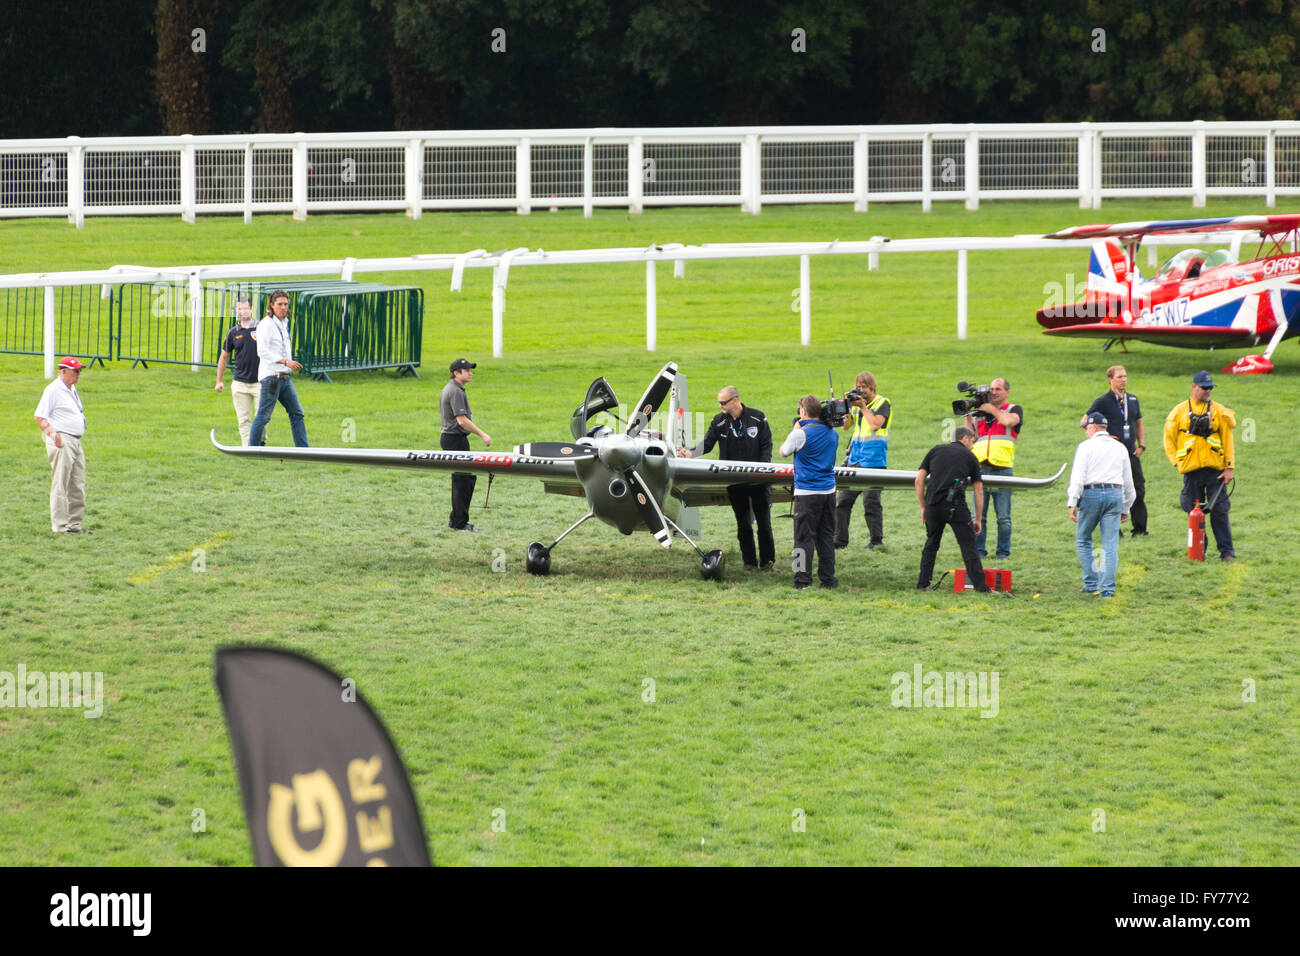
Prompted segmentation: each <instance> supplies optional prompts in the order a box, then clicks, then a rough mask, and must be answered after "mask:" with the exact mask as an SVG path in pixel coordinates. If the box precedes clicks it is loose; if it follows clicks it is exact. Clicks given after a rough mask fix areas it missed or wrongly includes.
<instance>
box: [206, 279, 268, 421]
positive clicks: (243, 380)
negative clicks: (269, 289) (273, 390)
mask: <svg viewBox="0 0 1300 956" xmlns="http://www.w3.org/2000/svg"><path fill="white" fill-rule="evenodd" d="M235 317H236V318H237V319H239V323H238V324H237V325H235V326H234V327H233V328H231V330H230V331H229V332H227V333H226V342H225V344H224V345H222V346H221V357H220V358H219V359H217V385H216V389H215V390H216V392H217V393H218V394H220V392H221V391H222V390H223V389H224V388H225V383H224V382H222V379H223V378H225V375H226V363H228V362H229V361H230V356H231V355H232V354H233V355H234V356H235V380H234V381H233V382H231V383H230V399H231V401H232V402H234V405H235V421H237V422H238V423H239V438H240V441H241V442H242V443H243V444H245V445H247V444H248V433H249V431H250V429H252V427H253V413H254V412H256V411H257V406H258V403H259V400H260V399H261V397H262V383H261V382H259V381H258V379H257V365H258V359H257V343H256V342H255V341H253V330H254V329H256V328H257V323H256V322H254V321H253V300H252V299H250V298H249V297H248V296H246V295H241V296H240V297H239V298H238V299H236V300H235Z"/></svg>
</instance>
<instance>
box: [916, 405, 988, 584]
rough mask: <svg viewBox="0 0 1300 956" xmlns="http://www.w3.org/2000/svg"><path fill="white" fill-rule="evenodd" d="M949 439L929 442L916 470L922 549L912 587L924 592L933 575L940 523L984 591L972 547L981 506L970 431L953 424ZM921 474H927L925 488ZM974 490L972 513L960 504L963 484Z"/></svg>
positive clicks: (981, 569)
mask: <svg viewBox="0 0 1300 956" xmlns="http://www.w3.org/2000/svg"><path fill="white" fill-rule="evenodd" d="M953 438H954V439H955V440H954V441H952V442H949V443H948V444H947V445H935V446H934V447H933V448H931V449H930V451H929V452H928V453H927V454H926V456H925V460H924V461H922V462H921V467H920V469H918V471H917V473H916V500H917V501H918V502H920V504H921V521H922V522H923V523H924V524H925V531H926V539H925V550H923V551H922V552H921V574H920V577H919V578H917V582H916V589H917V590H918V591H928V590H929V589H930V578H931V577H932V576H933V575H934V559H935V556H936V555H938V553H939V540H940V539H941V538H942V537H943V529H944V526H945V525H951V526H952V533H953V535H954V536H955V537H956V538H957V545H958V547H960V548H961V557H962V560H963V561H964V562H965V564H966V578H967V580H969V581H970V583H971V586H972V587H974V589H975V590H976V591H981V592H988V591H989V590H990V588H989V586H988V584H987V583H986V582H985V580H984V565H983V563H982V562H981V561H980V556H979V551H978V550H977V549H976V547H975V535H976V534H978V533H979V530H980V515H981V512H982V511H983V505H984V482H983V481H982V480H981V478H980V463H979V461H978V460H977V459H976V458H975V455H974V453H972V452H971V448H972V446H974V444H975V432H973V431H972V430H971V429H969V428H965V427H959V428H958V429H957V430H956V432H954V433H953ZM927 478H928V479H929V482H928V487H927ZM968 485H969V486H970V487H971V488H973V489H974V492H973V494H974V498H975V514H974V515H973V516H972V515H971V511H970V509H969V508H968V507H967V506H966V487H967V486H968Z"/></svg>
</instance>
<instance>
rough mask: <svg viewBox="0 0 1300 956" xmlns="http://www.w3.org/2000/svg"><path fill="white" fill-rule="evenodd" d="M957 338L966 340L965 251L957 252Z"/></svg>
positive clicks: (959, 250)
mask: <svg viewBox="0 0 1300 956" xmlns="http://www.w3.org/2000/svg"><path fill="white" fill-rule="evenodd" d="M957 338H959V339H965V338H966V250H965V249H958V250H957Z"/></svg>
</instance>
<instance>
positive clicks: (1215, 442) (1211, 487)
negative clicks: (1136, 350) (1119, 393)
mask: <svg viewBox="0 0 1300 956" xmlns="http://www.w3.org/2000/svg"><path fill="white" fill-rule="evenodd" d="M1213 389H1214V380H1213V379H1212V378H1210V373H1209V372H1197V373H1196V374H1195V375H1194V376H1193V377H1192V397H1191V398H1189V399H1188V400H1187V401H1186V402H1179V403H1178V404H1177V405H1175V406H1174V407H1173V410H1172V411H1170V413H1169V417H1168V418H1166V419H1165V454H1166V455H1168V456H1169V461H1170V463H1171V464H1172V465H1173V466H1174V467H1175V468H1177V469H1178V470H1179V472H1181V473H1182V476H1183V493H1182V495H1181V496H1180V499H1179V501H1180V503H1181V504H1182V506H1183V510H1184V511H1191V510H1192V506H1193V505H1195V504H1196V502H1198V501H1205V502H1206V503H1207V504H1206V509H1205V510H1206V511H1208V512H1209V515H1210V527H1211V528H1212V529H1213V530H1214V543H1215V544H1217V545H1218V546H1219V557H1220V558H1221V559H1222V560H1224V561H1235V560H1236V557H1237V553H1236V551H1234V550H1233V547H1232V526H1231V524H1229V522H1228V507H1229V502H1228V493H1227V491H1228V487H1227V486H1228V482H1230V481H1231V480H1232V463H1233V448H1232V430H1233V429H1234V428H1236V427H1237V416H1236V415H1235V414H1234V413H1233V411H1232V409H1230V408H1225V407H1224V406H1222V405H1220V404H1219V403H1218V402H1212V401H1210V392H1211V391H1212V390H1213Z"/></svg>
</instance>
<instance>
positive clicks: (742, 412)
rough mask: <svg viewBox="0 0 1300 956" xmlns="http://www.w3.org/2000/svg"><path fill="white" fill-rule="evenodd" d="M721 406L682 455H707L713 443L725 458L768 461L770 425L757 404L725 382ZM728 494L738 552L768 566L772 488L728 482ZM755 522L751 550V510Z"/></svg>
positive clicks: (748, 563) (772, 555)
mask: <svg viewBox="0 0 1300 956" xmlns="http://www.w3.org/2000/svg"><path fill="white" fill-rule="evenodd" d="M718 405H719V406H720V407H721V408H722V411H720V412H719V413H718V414H717V415H716V416H714V419H713V421H712V422H710V423H709V430H708V431H707V432H705V433H704V439H703V440H702V441H701V442H700V443H699V444H698V445H696V446H695V447H694V448H693V449H691V450H689V451H688V450H687V449H685V448H683V449H682V450H681V451H679V452H678V453H677V454H678V456H679V457H681V458H693V457H699V456H700V455H707V454H708V453H709V451H710V450H711V449H712V448H713V446H714V445H715V444H716V445H717V446H718V457H719V458H722V459H725V460H726V461H771V460H772V429H771V428H769V427H768V424H767V416H766V415H764V414H763V413H762V412H760V411H759V410H758V409H757V408H749V407H747V406H745V405H743V404H741V401H740V392H738V391H736V387H735V386H734V385H728V386H727V387H726V388H724V389H723V390H722V391H720V392H719V393H718ZM727 497H728V498H730V499H731V510H732V511H733V512H735V515H736V540H737V541H739V542H740V556H741V559H742V560H743V561H744V562H745V567H746V568H749V569H751V570H752V569H754V568H762V569H763V570H764V571H768V570H771V568H772V564H773V562H775V561H776V545H774V544H773V543H772V491H771V489H770V488H769V487H768V486H767V485H728V486H727ZM751 510H752V512H753V523H756V524H757V525H758V552H757V554H755V552H754V533H753V531H751V530H750V524H751V520H750V512H751Z"/></svg>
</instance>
